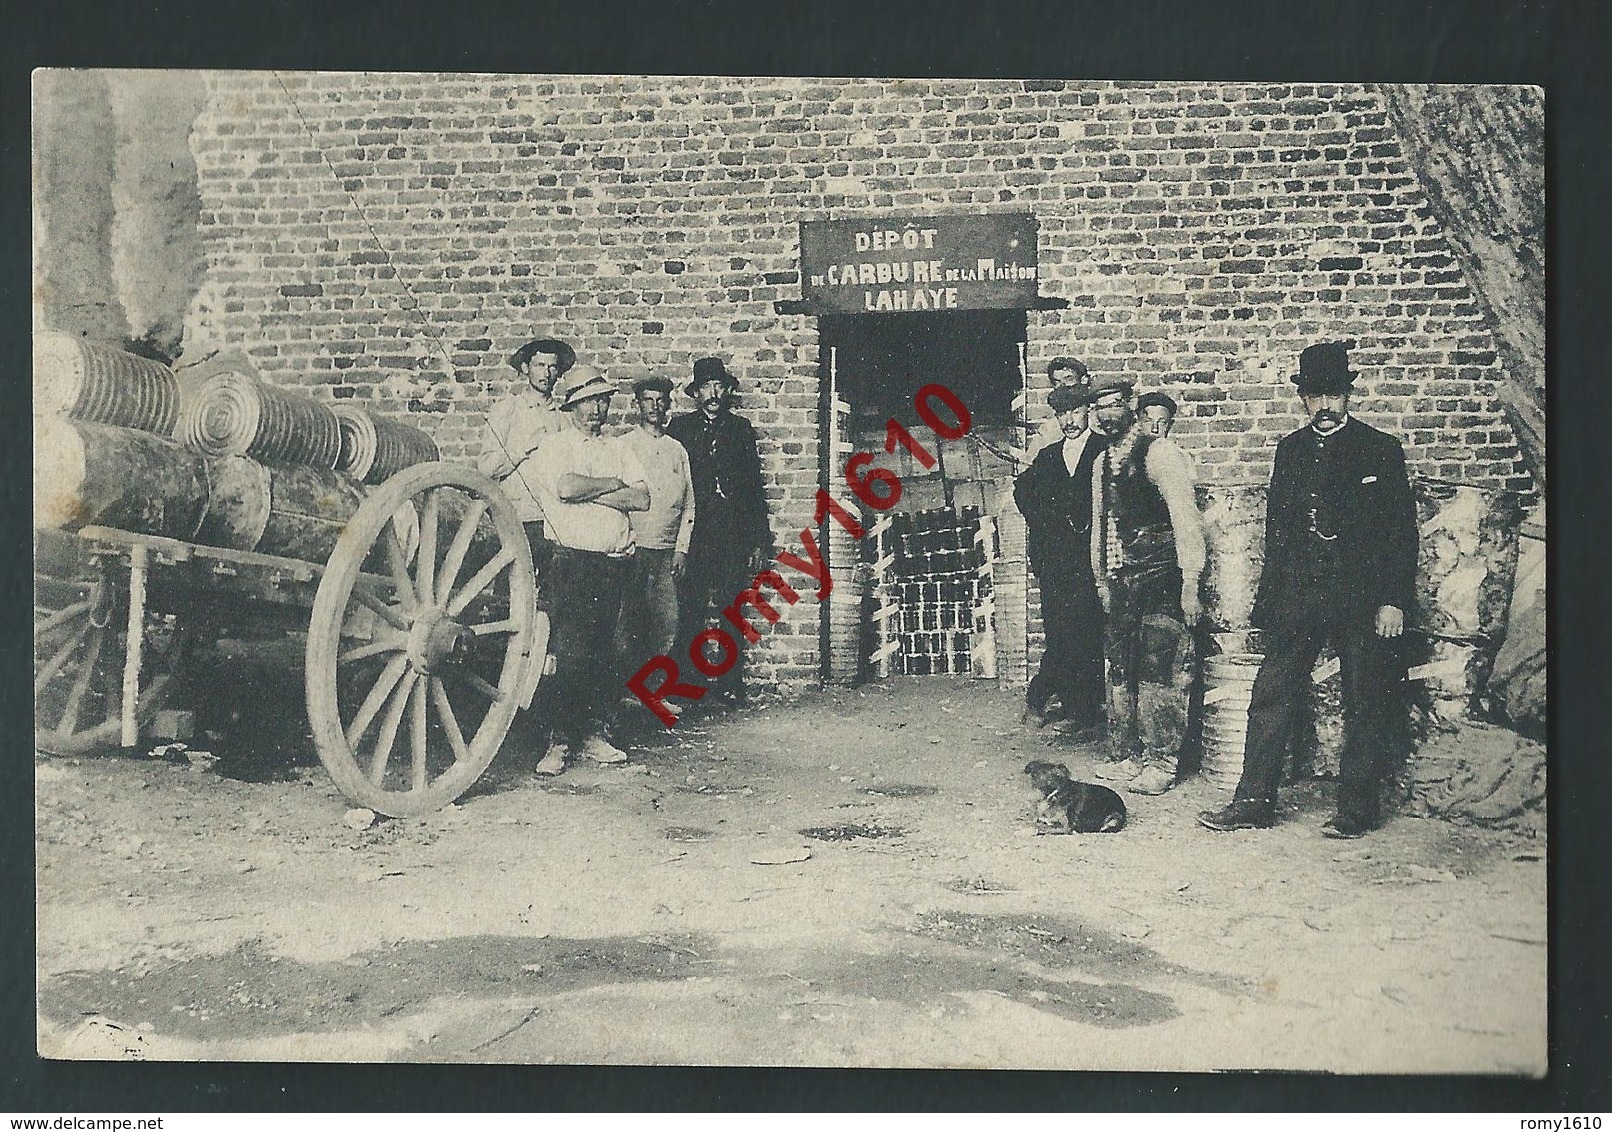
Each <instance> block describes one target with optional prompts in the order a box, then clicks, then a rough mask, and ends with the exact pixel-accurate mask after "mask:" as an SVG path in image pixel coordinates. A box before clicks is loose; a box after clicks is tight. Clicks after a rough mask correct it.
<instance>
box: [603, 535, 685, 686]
mask: <svg viewBox="0 0 1612 1132" xmlns="http://www.w3.org/2000/svg"><path fill="white" fill-rule="evenodd" d="M673 553H674V552H673V551H672V550H671V548H669V547H668V548H667V549H665V550H657V549H654V548H652V547H643V546H640V547H639V548H638V549H637V551H635V552H634V553H633V556H632V564H631V565H630V566H629V567H628V568H627V584H626V589H625V592H624V593H623V595H622V601H621V617H620V619H619V620H618V621H617V622H616V654H617V655H618V656H620V657H621V661H622V665H623V666H624V667H625V668H626V669H627V670H628V671H637V670H638V668H639V667H640V666H642V665H643V664H644V663H645V662H646V661H648V660H649V658H650V657H652V656H662V655H665V654H668V653H670V652H671V651H672V643H673V641H675V640H676V638H677V583H676V581H675V580H674V579H673V577H672V555H673ZM681 663H682V662H681V661H679V664H681Z"/></svg>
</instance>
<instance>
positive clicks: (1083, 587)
mask: <svg viewBox="0 0 1612 1132" xmlns="http://www.w3.org/2000/svg"><path fill="white" fill-rule="evenodd" d="M1090 401H1091V396H1090V392H1089V390H1088V389H1087V388H1086V387H1083V386H1080V385H1077V384H1073V383H1071V384H1064V385H1055V386H1054V387H1053V389H1052V392H1051V393H1049V394H1047V405H1048V407H1050V408H1051V409H1052V412H1053V420H1054V421H1056V422H1057V425H1058V429H1059V435H1061V436H1062V437H1063V440H1062V443H1059V444H1051V445H1048V446H1047V447H1045V448H1042V449H1041V450H1040V452H1039V453H1038V454H1037V455H1036V458H1035V459H1034V460H1032V461H1031V462H1030V466H1029V467H1028V468H1026V469H1025V470H1024V471H1023V473H1021V474H1020V476H1019V478H1018V480H1017V481H1015V483H1014V484H1013V502H1014V503H1015V504H1017V505H1018V508H1019V513H1020V514H1021V515H1023V516H1024V526H1025V535H1026V542H1027V549H1028V552H1029V558H1030V569H1031V570H1033V571H1034V572H1035V576H1036V582H1037V583H1038V585H1039V586H1040V589H1041V621H1042V625H1043V627H1044V631H1045V635H1046V645H1045V649H1044V651H1043V652H1042V654H1041V667H1040V668H1039V669H1037V671H1036V674H1035V677H1034V679H1032V680H1031V681H1030V686H1029V688H1028V689H1027V690H1026V693H1025V709H1024V714H1025V719H1026V720H1027V721H1028V722H1033V723H1036V724H1038V725H1043V726H1044V725H1045V724H1048V723H1053V722H1057V721H1063V720H1067V721H1068V726H1069V728H1070V729H1071V730H1076V731H1079V730H1083V729H1085V728H1089V727H1095V726H1096V725H1097V724H1099V723H1101V722H1102V718H1103V610H1102V606H1101V605H1100V604H1099V603H1098V600H1097V583H1096V581H1095V579H1094V578H1093V577H1092V572H1091V554H1090V551H1089V544H1090V540H1091V505H1092V468H1093V466H1094V465H1095V463H1096V461H1097V458H1098V456H1099V454H1100V453H1101V452H1102V450H1103V445H1104V440H1103V438H1102V437H1101V436H1098V435H1095V434H1094V433H1093V432H1092V431H1091V428H1090V427H1089V419H1088V406H1089V404H1090Z"/></svg>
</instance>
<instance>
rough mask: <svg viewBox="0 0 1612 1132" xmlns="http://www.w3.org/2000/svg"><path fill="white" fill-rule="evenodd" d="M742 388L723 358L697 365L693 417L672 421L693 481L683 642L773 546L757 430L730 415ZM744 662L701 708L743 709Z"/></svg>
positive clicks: (682, 592) (681, 602) (691, 389)
mask: <svg viewBox="0 0 1612 1132" xmlns="http://www.w3.org/2000/svg"><path fill="white" fill-rule="evenodd" d="M738 387H739V381H738V379H737V378H736V377H734V376H733V375H732V374H731V373H729V372H728V367H727V365H726V364H725V363H724V362H723V361H722V359H721V358H700V359H699V360H698V361H696V362H695V363H694V374H693V377H692V378H691V380H690V381H689V383H688V386H687V389H686V392H687V393H688V395H689V396H690V397H691V398H693V400H694V406H695V408H694V412H692V413H684V414H682V415H681V416H677V417H674V418H672V422H671V423H670V424H669V425H667V426H666V433H667V435H668V436H671V437H674V438H675V439H677V440H678V441H679V442H680V443H681V444H682V445H683V447H684V448H685V449H687V451H688V460H689V468H690V470H691V471H692V473H693V477H694V511H695V519H694V534H693V538H692V539H691V541H690V544H689V551H688V563H687V568H686V569H685V571H684V574H683V584H682V585H681V586H680V587H679V588H678V607H679V608H678V615H679V616H678V619H679V627H678V634H677V636H678V640H679V641H680V642H688V641H691V640H693V638H694V636H695V634H697V633H699V632H700V631H701V630H702V629H704V628H705V627H706V626H707V625H710V624H714V623H716V619H717V618H719V617H720V616H721V613H722V610H723V609H724V608H726V607H727V605H728V604H729V603H731V602H732V601H733V599H734V596H735V595H736V594H738V593H739V591H741V590H743V589H745V588H746V587H748V586H749V585H750V583H751V581H752V580H753V579H754V578H755V575H756V571H757V570H759V569H760V568H761V564H762V561H763V559H764V558H765V557H766V555H767V552H768V551H769V550H770V549H771V547H772V530H771V527H770V526H769V525H768V522H767V494H766V487H765V484H764V482H763V479H762V473H761V454H760V452H759V451H758V449H757V447H756V430H755V428H754V427H753V426H752V425H751V424H750V422H749V421H747V420H745V419H744V418H743V417H741V416H738V415H737V414H735V413H734V412H733V411H732V405H733V398H734V394H735V393H736V391H737V390H738ZM744 698H745V689H744V657H743V652H742V650H741V653H740V656H739V658H738V659H737V660H736V661H735V663H734V665H733V667H732V668H730V669H728V670H727V672H725V673H724V674H723V675H722V676H720V677H718V679H717V681H716V684H715V685H714V687H713V688H712V694H707V695H706V696H705V697H704V698H703V699H702V700H701V701H700V704H701V706H702V707H722V706H733V705H737V704H739V703H742V702H743V701H744Z"/></svg>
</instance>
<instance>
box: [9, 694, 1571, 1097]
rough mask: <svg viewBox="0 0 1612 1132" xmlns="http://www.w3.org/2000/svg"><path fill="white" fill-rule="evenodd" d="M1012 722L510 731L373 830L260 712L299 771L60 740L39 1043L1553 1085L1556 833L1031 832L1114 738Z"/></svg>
mask: <svg viewBox="0 0 1612 1132" xmlns="http://www.w3.org/2000/svg"><path fill="white" fill-rule="evenodd" d="M254 695H259V699H260V700H262V701H263V702H269V703H273V702H274V701H275V697H274V695H272V694H271V692H270V691H265V692H262V693H261V694H259V693H254ZM275 710H276V711H277V712H279V713H280V715H281V716H282V717H283V718H290V717H294V716H296V714H297V713H296V706H295V704H291V703H285V704H282V705H281V706H280V707H279V708H277V709H275ZM1017 713H1018V702H1017V700H1016V699H1015V698H1014V697H1013V696H1011V695H1010V694H1008V693H1005V692H1002V691H999V690H998V689H997V688H996V687H995V686H994V685H988V684H984V683H972V682H969V681H966V680H949V679H944V678H928V679H920V680H911V681H905V682H903V681H891V682H888V683H887V684H884V685H879V686H875V687H869V688H864V689H860V690H851V689H831V690H827V691H823V692H816V693H812V694H809V695H806V696H804V697H803V698H801V699H799V700H796V701H793V702H788V703H783V702H779V703H772V704H770V705H765V706H757V707H753V708H750V709H748V710H746V711H744V712H742V713H739V714H737V715H730V716H726V717H721V718H719V719H715V720H707V721H690V722H688V723H685V724H683V725H680V726H679V727H678V728H677V730H676V731H675V732H673V733H666V732H659V733H657V734H654V735H650V736H649V737H648V738H647V740H646V742H645V743H644V744H643V745H641V746H639V747H637V748H636V749H635V752H634V760H633V762H632V764H631V765H629V766H626V767H611V768H601V767H595V766H592V765H591V764H584V765H580V766H577V767H576V768H574V769H572V770H570V771H568V772H567V773H566V774H565V775H564V776H562V777H561V778H559V779H554V780H538V779H535V778H533V777H531V775H530V768H531V766H532V764H533V762H534V761H535V756H534V753H533V752H528V751H519V750H506V752H505V753H504V754H503V755H501V756H500V758H499V760H498V761H497V762H495V763H494V765H493V767H492V769H491V770H490V771H489V772H488V774H487V775H486V776H484V777H483V779H482V781H481V782H480V783H478V784H477V785H476V787H475V788H473V790H472V792H471V793H470V794H467V795H466V796H465V797H463V798H461V799H460V801H459V803H458V804H457V805H455V806H452V807H450V808H448V809H446V810H444V811H442V812H441V813H438V814H435V815H432V816H431V817H428V818H424V819H411V820H398V821H388V820H382V821H379V822H377V823H376V824H374V825H373V826H371V827H369V828H367V829H363V830H354V829H350V828H348V827H347V826H345V825H344V824H343V816H344V813H345V812H346V810H347V803H346V802H345V801H344V800H343V799H342V798H341V797H340V796H339V795H338V794H337V793H336V791H335V789H334V787H332V786H331V785H330V783H329V781H328V779H327V778H326V777H325V775H324V772H323V770H322V768H320V767H319V766H318V765H317V763H316V762H310V758H309V756H308V755H307V754H306V751H305V750H304V749H302V748H301V747H300V746H299V745H298V744H297V743H295V742H294V741H292V742H287V741H283V740H281V739H276V738H275V737H274V736H273V735H272V734H264V733H262V732H261V730H260V732H259V734H258V735H257V741H258V744H259V747H260V748H265V747H266V748H269V749H271V750H272V749H275V748H276V745H277V744H278V749H279V750H280V754H281V757H280V758H279V760H278V761H277V762H276V761H274V760H272V759H271V760H269V761H268V763H265V761H264V760H263V759H262V758H258V759H257V760H256V761H253V762H251V764H250V767H248V763H247V761H245V760H242V759H232V758H231V757H230V752H228V751H226V750H223V749H220V750H219V752H218V753H219V754H220V755H222V756H224V757H223V758H222V759H221V761H220V762H219V763H218V765H217V766H216V767H214V768H212V769H210V770H203V769H195V768H192V767H189V766H188V765H178V764H175V763H172V762H167V761H163V760H160V759H151V758H145V759H129V758H84V759H42V760H41V761H40V762H39V763H38V768H37V814H38V832H37V851H38V873H37V881H38V900H39V905H38V964H39V1049H40V1051H41V1052H42V1053H43V1054H45V1055H47V1056H53V1057H89V1058H118V1057H129V1058H149V1059H230V1060H258V1059H271V1060H274V1059H297V1060H303V1059H315V1060H318V1059H332V1060H350V1061H391V1060H417V1061H450V1062H458V1061H504V1062H561V1063H612V1064H622V1063H662V1064H717V1065H833V1066H866V1065H878V1066H1003V1067H1046V1068H1070V1069H1172V1070H1198V1069H1225V1068H1250V1067H1259V1068H1281V1069H1302V1070H1334V1071H1340V1072H1349V1073H1378V1072H1387V1073H1396V1072H1448V1071H1462V1072H1476V1073H1496V1074H1531V1075H1538V1074H1541V1073H1543V1072H1544V1070H1545V1069H1546V1008H1545V1003H1546V948H1545V930H1546V927H1545V925H1546V908H1545V862H1544V855H1545V847H1544V845H1543V844H1542V843H1541V842H1538V841H1529V840H1524V839H1521V838H1518V837H1514V836H1511V835H1507V834H1503V833H1495V832H1488V831H1479V830H1471V829H1463V828H1461V827H1457V826H1454V825H1450V824H1447V823H1444V822H1439V821H1432V820H1424V819H1415V818H1409V817H1400V818H1396V819H1395V820H1393V821H1392V822H1391V823H1389V824H1388V825H1387V826H1386V827H1385V828H1384V829H1383V830H1381V831H1379V832H1378V833H1377V834H1375V835H1374V836H1371V837H1369V838H1366V839H1364V840H1361V841H1356V842H1335V841H1329V840H1326V839H1324V838H1323V837H1322V836H1321V833H1320V827H1321V824H1322V822H1323V821H1324V820H1325V819H1326V817H1327V816H1328V815H1329V813H1330V809H1329V807H1328V805H1327V795H1328V792H1329V789H1330V788H1329V787H1328V786H1326V785H1324V784H1320V783H1306V784H1304V785H1303V786H1301V787H1299V788H1296V789H1294V790H1291V791H1289V797H1288V798H1287V799H1286V802H1285V805H1284V812H1283V820H1282V822H1281V824H1280V825H1279V826H1278V827H1276V828H1274V829H1271V830H1264V831H1245V832H1240V833H1235V834H1215V833H1211V832H1209V831H1207V830H1204V829H1201V828H1198V827H1197V826H1196V825H1195V824H1194V822H1193V817H1194V815H1195V813H1196V812H1197V811H1198V810H1199V809H1201V808H1204V807H1206V806H1211V805H1218V804H1220V803H1221V802H1222V801H1223V800H1224V798H1225V796H1224V795H1223V794H1221V793H1220V792H1218V791H1216V790H1214V789H1212V788H1211V787H1210V786H1209V785H1208V784H1207V783H1204V782H1201V781H1193V782H1189V783H1187V784H1185V785H1183V786H1182V787H1180V788H1178V789H1177V790H1175V791H1174V792H1172V793H1171V794H1168V795H1165V796H1163V797H1158V798H1137V797H1130V796H1128V797H1127V801H1128V803H1129V806H1130V822H1129V825H1128V827H1127V828H1126V829H1125V830H1124V831H1123V832H1121V833H1118V834H1108V835H1088V836H1037V835H1036V834H1035V831H1034V823H1033V814H1034V800H1035V799H1034V796H1033V794H1032V792H1031V791H1030V789H1029V786H1028V781H1027V779H1026V778H1025V776H1024V775H1023V774H1022V768H1023V766H1024V763H1025V762H1026V761H1027V760H1028V759H1031V758H1046V757H1049V756H1051V757H1054V758H1056V759H1059V760H1062V761H1064V762H1066V763H1068V765H1069V767H1070V769H1071V770H1072V771H1074V772H1075V773H1076V774H1077V776H1079V775H1081V774H1082V772H1085V771H1089V770H1090V768H1091V765H1092V763H1091V761H1090V758H1091V754H1092V752H1091V751H1089V750H1087V749H1084V748H1079V747H1073V746H1069V745H1067V743H1066V742H1064V741H1062V740H1060V739H1058V738H1057V737H1055V736H1052V735H1050V734H1048V733H1044V732H1043V733H1036V732H1031V731H1028V730H1026V729H1025V728H1023V727H1022V726H1020V725H1019V723H1018V722H1017ZM245 734H246V733H245V731H244V730H243V731H242V732H241V735H242V736H243V737H241V738H239V739H238V740H237V741H238V742H241V743H243V744H245V743H247V742H248V740H247V738H245V737H244V736H245ZM198 745H200V743H198ZM261 753H262V752H261V750H260V751H259V754H260V755H261ZM253 777H255V778H257V779H260V780H259V781H252V780H250V779H251V778H253Z"/></svg>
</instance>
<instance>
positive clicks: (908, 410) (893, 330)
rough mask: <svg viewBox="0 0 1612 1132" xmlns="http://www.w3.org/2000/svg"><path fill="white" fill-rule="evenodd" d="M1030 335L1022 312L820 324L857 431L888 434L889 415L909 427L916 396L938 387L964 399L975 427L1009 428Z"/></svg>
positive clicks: (861, 317)
mask: <svg viewBox="0 0 1612 1132" xmlns="http://www.w3.org/2000/svg"><path fill="white" fill-rule="evenodd" d="M1025 332H1026V323H1025V315H1024V312H1023V311H1019V310H980V311H943V312H938V313H906V314H873V315H868V314H834V315H823V316H822V318H821V319H820V320H819V323H818V340H819V341H820V342H821V343H822V347H823V352H824V355H825V357H824V364H825V365H826V364H827V353H828V350H829V348H830V347H833V348H834V349H835V351H836V355H837V358H836V360H837V371H838V373H837V378H838V384H839V394H840V396H841V397H842V398H844V399H845V401H846V402H848V403H849V404H850V406H851V413H852V417H853V422H852V428H853V430H856V429H857V428H858V426H859V425H862V424H864V422H871V423H872V424H873V425H875V426H877V427H878V428H880V429H882V428H883V427H884V422H885V421H886V420H887V419H888V418H890V417H895V418H896V419H897V420H899V421H902V422H904V423H910V422H911V421H912V420H913V408H912V398H913V394H915V393H917V392H918V390H919V389H921V388H922V387H923V386H925V385H927V384H929V383H930V382H932V381H936V382H939V383H940V384H942V385H944V386H946V387H947V388H949V389H950V390H951V391H952V392H953V393H956V394H957V395H958V396H959V397H961V398H962V400H963V403H964V404H965V405H967V406H968V408H969V411H970V412H971V413H972V414H973V416H974V427H975V428H982V427H983V428H1000V427H1006V426H1009V425H1011V424H1012V413H1013V398H1014V395H1015V394H1017V393H1018V392H1019V389H1020V385H1021V381H1022V378H1021V375H1020V369H1019V365H1020V353H1019V351H1020V346H1021V344H1022V343H1023V342H1024V340H1025Z"/></svg>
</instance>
